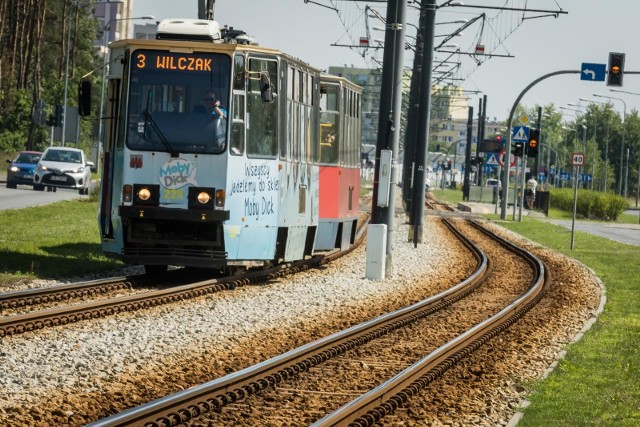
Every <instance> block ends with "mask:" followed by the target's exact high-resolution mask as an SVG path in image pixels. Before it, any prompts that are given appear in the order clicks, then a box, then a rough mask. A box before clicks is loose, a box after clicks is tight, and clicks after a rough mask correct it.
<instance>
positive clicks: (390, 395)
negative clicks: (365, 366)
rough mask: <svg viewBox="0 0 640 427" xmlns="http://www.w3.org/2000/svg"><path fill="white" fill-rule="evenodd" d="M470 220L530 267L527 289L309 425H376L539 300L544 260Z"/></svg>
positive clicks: (316, 426)
mask: <svg viewBox="0 0 640 427" xmlns="http://www.w3.org/2000/svg"><path fill="white" fill-rule="evenodd" d="M469 222H470V223H471V224H472V225H473V226H475V227H476V228H478V229H479V230H480V231H482V232H483V233H484V234H486V235H487V236H489V237H491V238H493V239H495V240H496V241H498V242H499V243H500V244H502V245H503V246H505V247H506V248H508V249H509V250H511V251H513V252H515V253H517V254H519V255H520V256H521V257H522V258H524V259H525V260H526V262H527V263H529V264H530V265H531V266H532V267H533V269H534V275H533V280H532V283H531V285H530V287H529V289H528V290H527V291H526V292H525V293H524V294H522V295H521V296H520V297H518V298H517V299H516V300H515V301H514V302H512V303H511V304H509V305H508V306H507V307H505V308H504V309H502V310H501V311H500V312H498V313H497V314H495V315H493V316H491V317H490V318H488V319H486V320H484V321H483V322H481V323H479V324H477V325H476V326H474V327H473V328H471V329H469V330H468V331H467V332H465V333H463V334H462V335H459V336H458V337H456V338H455V339H453V340H451V341H450V342H448V343H447V344H444V345H442V346H440V347H439V348H437V349H436V350H434V351H433V352H431V353H430V354H429V355H427V356H425V357H424V358H423V359H421V360H420V361H418V362H417V363H415V364H413V365H412V366H410V367H408V368H406V369H404V370H403V371H402V372H400V373H398V374H397V375H395V376H394V377H393V378H391V379H389V380H388V381H386V382H384V383H382V384H380V385H379V386H377V387H376V388H374V389H372V390H371V391H369V392H368V393H365V394H363V395H361V396H360V397H358V398H357V399H355V400H353V401H351V402H350V403H348V404H346V405H344V406H342V407H341V408H339V409H338V410H336V411H334V412H332V413H331V414H329V415H327V416H325V417H324V418H322V419H320V420H318V421H317V422H316V423H314V424H312V426H313V427H327V426H341V427H343V426H347V425H348V426H354V427H364V426H372V425H374V424H376V423H377V422H378V421H379V420H380V419H382V418H383V417H384V416H385V415H387V414H390V413H392V412H394V411H395V410H396V409H397V408H398V407H400V406H402V405H403V404H404V403H406V402H407V401H408V400H409V399H410V398H411V397H412V396H415V395H416V394H418V393H419V392H420V390H422V389H423V388H425V387H426V386H428V385H429V384H430V383H431V382H433V381H434V380H435V379H437V378H438V377H440V376H442V375H443V374H444V373H445V372H446V371H447V370H449V369H450V368H452V367H453V366H455V365H456V364H457V363H458V362H459V361H460V360H461V359H462V358H464V357H466V356H467V355H469V354H470V353H472V352H473V351H475V350H477V349H478V348H479V347H480V346H482V345H483V344H484V343H485V342H487V341H488V340H490V339H491V338H493V337H494V336H496V335H497V334H499V333H500V332H502V331H503V330H505V329H507V328H508V327H509V326H511V325H512V324H513V323H515V322H516V321H517V320H518V319H519V317H521V316H522V315H524V314H525V313H526V312H527V311H529V309H530V308H531V307H533V306H534V305H535V304H536V303H537V302H538V301H539V300H540V298H541V297H542V294H543V291H544V290H545V289H546V288H545V283H546V282H547V280H546V279H547V275H548V272H547V270H546V269H545V267H544V263H543V262H542V261H541V260H540V259H539V258H537V257H536V256H535V255H533V254H532V253H530V252H529V251H527V250H525V249H523V248H520V247H518V246H516V245H514V244H513V243H511V242H509V241H507V240H505V239H503V238H502V237H500V236H497V235H496V234H495V233H492V232H490V231H488V230H487V229H485V228H484V227H482V226H480V225H479V224H478V223H477V222H474V221H469Z"/></svg>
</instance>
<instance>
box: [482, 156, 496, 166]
mask: <svg viewBox="0 0 640 427" xmlns="http://www.w3.org/2000/svg"><path fill="white" fill-rule="evenodd" d="M484 164H485V165H491V166H497V165H498V157H497V155H496V153H488V154H487V155H486V157H485V160H484Z"/></svg>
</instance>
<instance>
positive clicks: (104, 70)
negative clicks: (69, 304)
mask: <svg viewBox="0 0 640 427" xmlns="http://www.w3.org/2000/svg"><path fill="white" fill-rule="evenodd" d="M135 19H155V17H153V16H151V15H148V16H140V17H135V18H114V19H111V20H109V21H108V22H107V23H106V24H105V25H104V26H103V27H102V48H103V50H102V81H101V83H100V114H99V116H98V147H97V151H96V153H97V155H96V156H99V155H100V154H99V153H100V144H102V128H103V126H102V114H103V113H104V86H105V80H106V73H107V66H108V65H109V62H107V48H108V47H107V43H108V41H109V37H108V34H109V31H110V29H111V24H112V23H113V22H117V21H133V20H135ZM96 159H98V157H96ZM96 164H97V163H96Z"/></svg>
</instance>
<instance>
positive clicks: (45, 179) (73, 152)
mask: <svg viewBox="0 0 640 427" xmlns="http://www.w3.org/2000/svg"><path fill="white" fill-rule="evenodd" d="M93 168H94V164H93V162H90V161H88V160H87V156H86V155H85V154H84V151H82V150H79V149H77V148H71V147H49V148H47V149H46V150H45V151H44V154H43V155H42V157H41V158H40V161H39V162H38V167H37V168H36V174H35V177H34V181H33V182H34V186H33V188H34V190H38V191H42V190H44V189H45V187H46V188H47V189H48V190H49V191H55V190H56V189H57V188H73V189H77V190H78V192H79V193H80V194H89V188H90V185H91V170H92V169H93Z"/></svg>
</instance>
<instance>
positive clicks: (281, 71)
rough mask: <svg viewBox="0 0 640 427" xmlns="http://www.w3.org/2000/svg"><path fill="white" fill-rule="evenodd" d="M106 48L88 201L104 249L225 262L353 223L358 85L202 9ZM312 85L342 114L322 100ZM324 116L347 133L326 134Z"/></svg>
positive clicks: (297, 253)
mask: <svg viewBox="0 0 640 427" xmlns="http://www.w3.org/2000/svg"><path fill="white" fill-rule="evenodd" d="M110 58H111V59H110V67H109V73H108V88H107V104H106V111H107V117H106V119H105V129H106V132H105V142H104V146H103V152H102V156H103V157H102V183H101V194H100V203H99V213H98V216H99V225H100V234H101V244H102V249H103V251H104V252H105V253H106V254H107V255H109V256H112V257H115V258H118V259H121V260H122V261H124V262H125V263H130V264H142V265H144V266H145V267H146V269H147V271H148V272H151V271H153V272H159V271H164V270H165V269H166V268H167V266H168V265H177V266H187V267H205V268H214V269H221V270H224V271H235V270H237V269H246V268H250V267H260V266H267V265H272V264H275V263H279V262H287V261H293V260H299V259H303V258H304V257H306V256H309V255H312V254H313V253H314V251H317V250H326V249H329V248H330V247H331V246H332V244H331V243H330V242H325V239H323V238H321V239H318V235H319V234H320V233H319V230H320V229H323V228H324V227H325V226H327V227H328V229H331V235H332V236H333V237H332V238H333V242H334V243H333V247H335V246H336V245H338V247H341V246H342V245H343V243H342V242H343V240H344V238H343V237H342V235H343V234H345V233H346V234H348V235H349V236H352V235H353V233H354V231H355V228H354V227H355V225H354V224H355V223H353V218H355V215H356V213H357V210H358V205H357V197H358V196H357V195H358V188H359V184H358V183H357V182H356V181H355V180H354V179H353V177H354V176H359V172H358V171H356V169H357V166H358V164H356V160H357V159H358V158H359V154H358V153H359V136H358V135H359V124H358V123H357V122H358V120H359V114H360V106H359V102H360V98H359V95H358V96H356V95H357V94H358V90H357V87H356V86H355V85H351V84H348V83H347V81H346V80H344V79H333V78H330V77H327V76H321V73H320V71H319V70H318V69H316V68H314V67H312V66H309V65H308V64H306V63H304V62H303V61H301V60H299V59H296V58H293V57H292V56H290V55H287V54H285V53H283V52H281V51H279V50H275V49H269V48H265V47H261V46H258V45H256V44H254V43H252V41H251V39H250V38H249V37H247V36H246V34H245V33H244V32H242V31H237V30H233V29H227V28H221V27H220V25H219V24H218V23H217V22H216V21H207V20H194V19H170V20H165V21H162V22H161V23H160V24H159V25H158V33H157V39H156V40H142V39H140V40H139V39H130V40H120V41H116V42H114V43H112V44H111V45H110ZM321 82H323V83H322V84H321ZM321 87H324V88H325V92H326V93H327V95H328V94H329V92H331V93H332V94H334V95H331V96H334V98H333V100H334V101H335V100H338V99H339V100H340V103H341V105H342V106H343V107H344V106H346V107H347V108H349V109H350V113H349V115H348V118H344V119H339V118H338V117H342V114H344V113H343V112H341V111H339V110H325V111H324V112H323V113H322V114H321V113H320V91H321ZM334 89H335V90H334ZM338 91H339V92H340V94H339V95H338V94H337V92H338ZM81 92H83V91H81ZM88 92H90V91H88V90H85V91H84V93H85V94H84V98H85V99H83V95H82V93H81V95H80V97H81V99H80V104H81V105H84V104H85V103H86V102H87V100H86V97H87V96H88V95H87V93H88ZM345 94H346V95H345ZM344 96H347V98H348V99H345V98H344ZM356 104H357V105H356ZM332 108H333V107H332ZM80 110H81V111H85V110H87V108H83V107H81V108H80ZM356 116H357V117H356ZM321 117H322V123H321ZM329 128H331V129H333V130H335V131H339V132H340V133H341V134H342V140H343V141H345V140H348V139H349V138H352V137H353V138H358V141H357V142H353V143H351V145H354V146H353V147H352V146H351V145H350V144H346V143H344V144H342V145H341V144H340V143H337V144H330V145H329V146H327V145H323V144H322V143H321V135H323V133H324V132H326V131H328V129H329ZM355 128H357V132H356V131H355V130H354V129H355ZM347 135H348V138H347ZM355 145H357V147H358V148H357V151H354V150H356V149H355ZM340 147H341V148H340ZM336 149H337V151H336ZM329 151H334V152H333V153H331V154H329ZM336 154H337V157H335V155H336ZM331 156H334V157H331ZM330 157H331V158H330ZM321 171H322V172H321ZM325 171H326V176H325ZM332 185H337V186H336V187H334V189H333V190H331V186H332ZM343 191H347V192H348V197H347V198H346V199H345V198H344V197H343V194H342V192H343ZM330 200H339V202H337V204H336V203H334V202H331V203H332V204H331V205H330V206H326V207H325V206H324V203H327V201H330ZM347 208H348V209H347ZM347 223H349V224H348V225H347ZM343 229H346V230H345V231H343ZM327 234H328V233H327ZM336 239H339V240H336ZM349 239H350V240H353V239H352V237H349V238H348V239H347V240H349ZM329 240H331V239H329Z"/></svg>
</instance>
